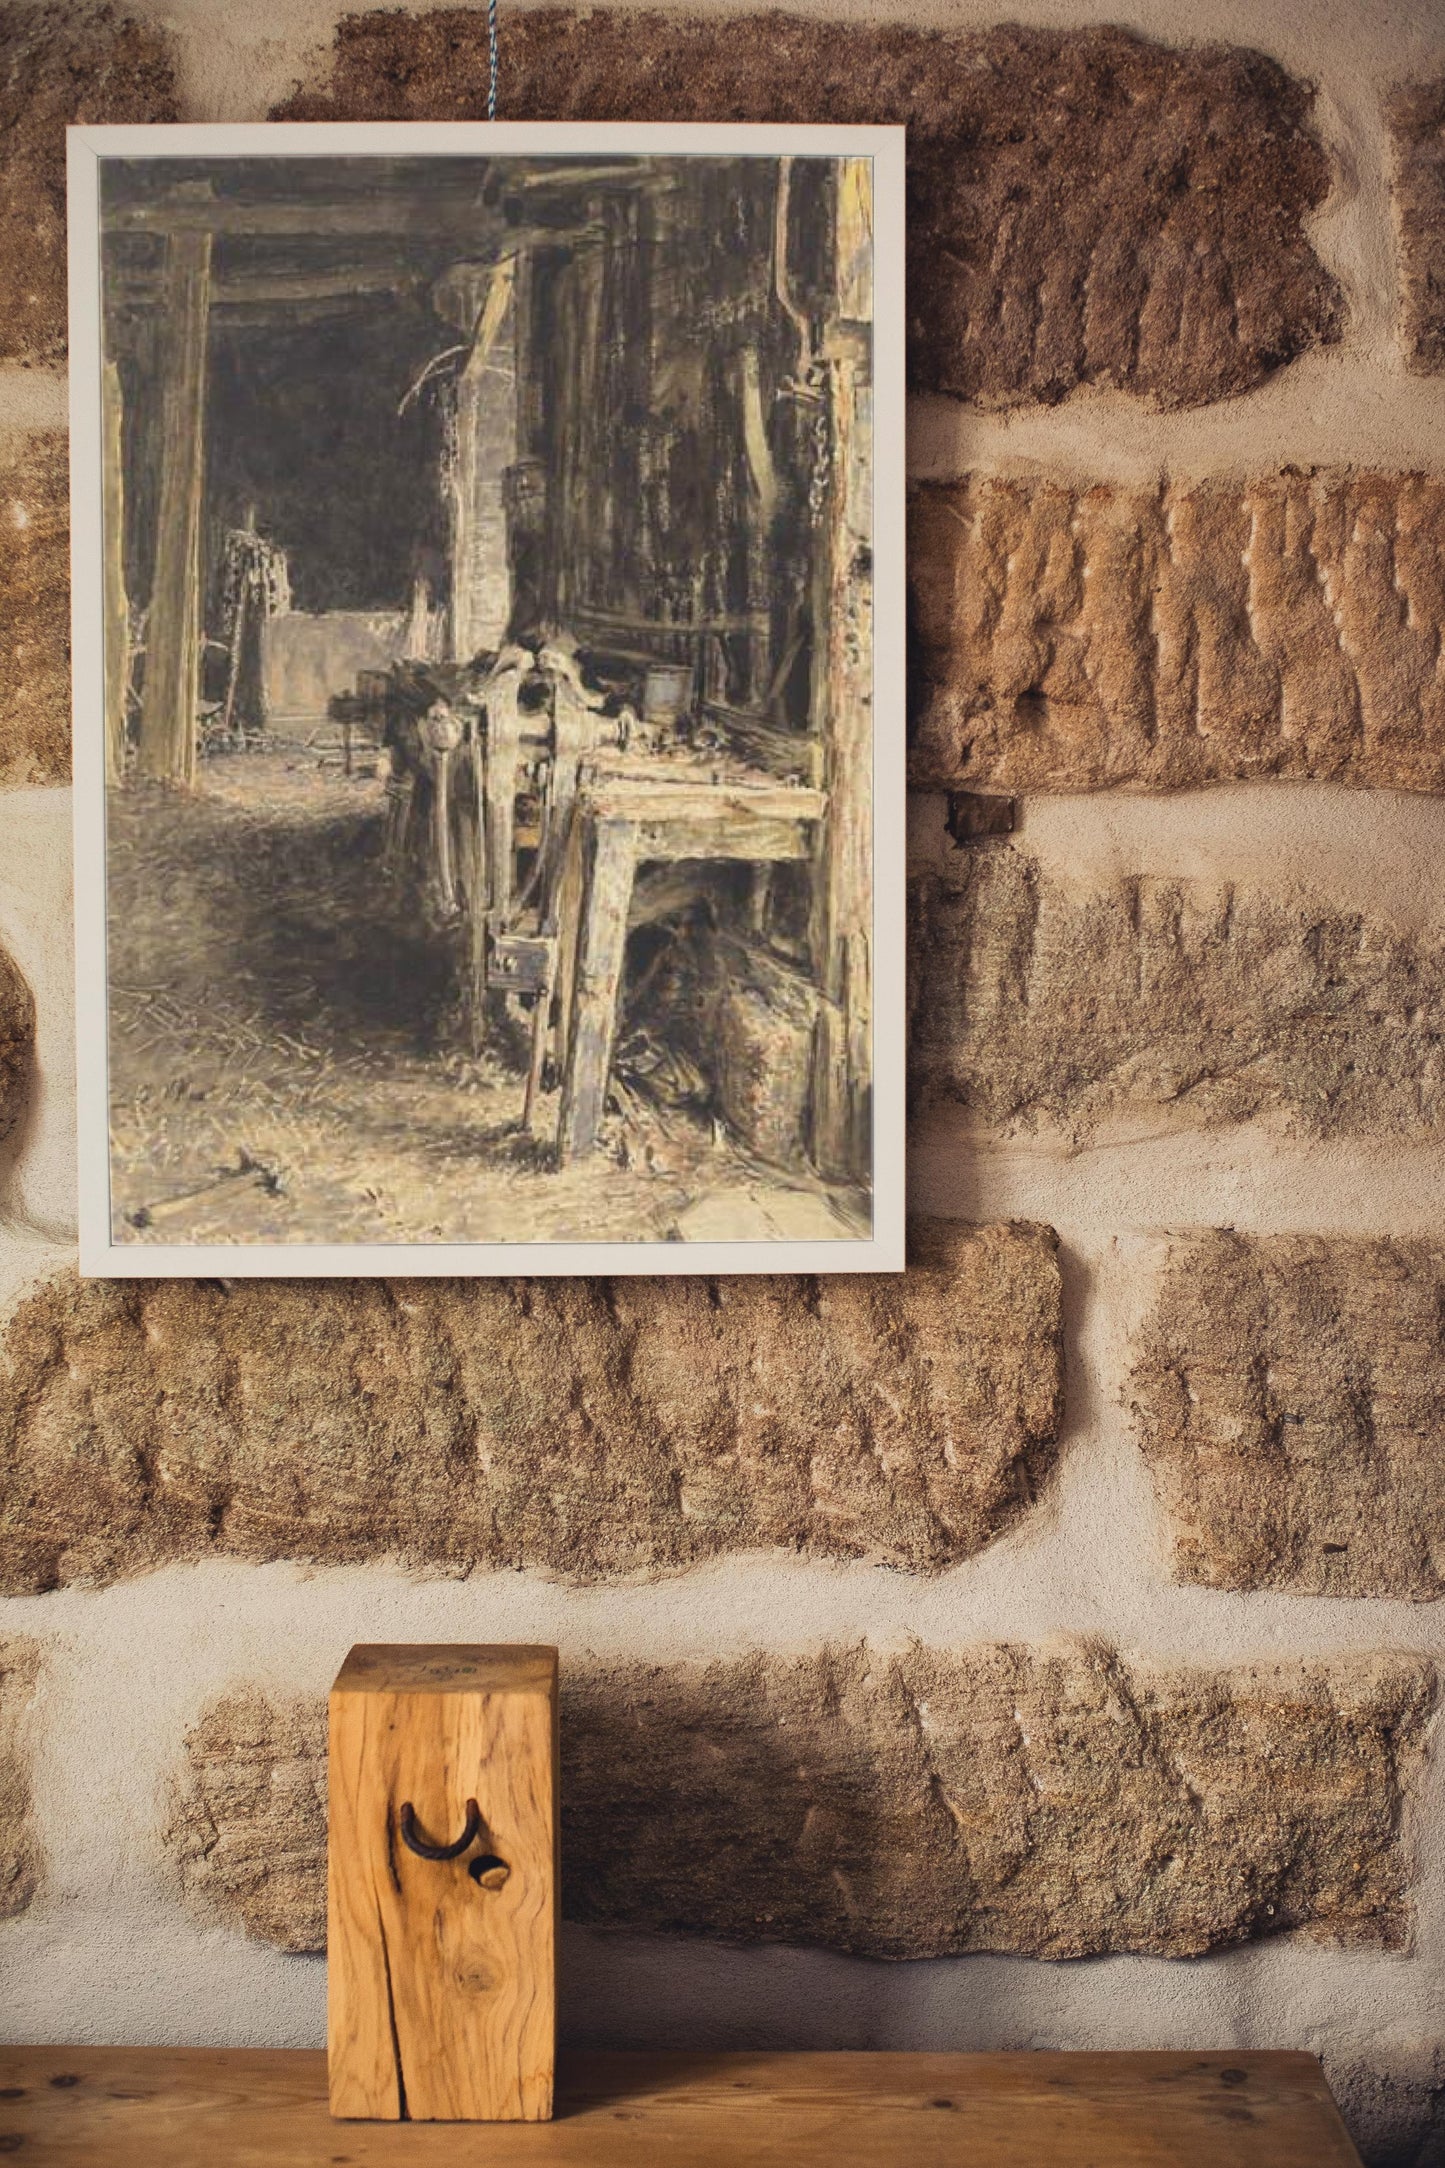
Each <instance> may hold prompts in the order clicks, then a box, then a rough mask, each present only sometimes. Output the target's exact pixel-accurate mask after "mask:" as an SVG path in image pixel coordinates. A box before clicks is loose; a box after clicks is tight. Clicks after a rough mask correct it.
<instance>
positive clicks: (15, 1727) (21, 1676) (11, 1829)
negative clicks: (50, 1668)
mask: <svg viewBox="0 0 1445 2168" xmlns="http://www.w3.org/2000/svg"><path fill="white" fill-rule="evenodd" d="M39 1670H40V1652H39V1650H38V1648H37V1647H36V1644H35V1643H34V1642H33V1641H27V1640H24V1639H22V1638H21V1637H20V1636H18V1635H11V1636H9V1637H8V1638H6V1639H5V1640H3V1641H0V1919H5V1920H8V1919H13V1918H14V1917H15V1915H16V1914H17V1913H19V1912H23V1911H24V1910H25V1908H26V1906H27V1905H28V1904H29V1902H30V1900H31V1898H32V1897H33V1896H34V1895H35V1891H36V1887H37V1885H38V1883H39V1880H40V1845H39V1841H38V1839H37V1837H36V1834H35V1830H34V1826H33V1824H32V1821H31V1816H30V1761H29V1755H28V1753H27V1751H26V1741H25V1729H24V1718H25V1712H26V1709H27V1707H28V1705H29V1702H30V1697H31V1695H32V1694H33V1693H34V1691H35V1681H36V1678H37V1676H38V1675H39Z"/></svg>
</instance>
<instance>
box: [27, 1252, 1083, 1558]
mask: <svg viewBox="0 0 1445 2168" xmlns="http://www.w3.org/2000/svg"><path fill="white" fill-rule="evenodd" d="M913 1255H914V1260H915V1261H914V1263H913V1264H912V1265H911V1266H910V1268H909V1271H908V1272H907V1273H906V1274H903V1275H879V1276H877V1277H869V1276H863V1275H860V1276H858V1277H839V1278H823V1279H819V1280H795V1279H767V1278H762V1279H756V1280H754V1279H740V1280H703V1279H678V1280H663V1281H649V1280H619V1281H615V1282H606V1281H585V1280H579V1281H566V1280H551V1281H540V1282H539V1281H526V1280H510V1281H501V1280H491V1281H489V1280H476V1281H465V1282H461V1283H449V1282H446V1281H425V1280H415V1281H405V1282H401V1283H397V1284H390V1283H388V1282H386V1281H359V1282H351V1283H345V1282H324V1283H316V1282H312V1283H310V1284H308V1283H305V1282H300V1283H297V1282H289V1281H284V1280H283V1281H270V1282H264V1283H263V1282H256V1283H250V1282H230V1283H222V1282H219V1281H214V1280H213V1281H209V1282H204V1281H203V1282H190V1281H178V1280H171V1281H162V1282H159V1283H148V1282H130V1283H123V1282H103V1281H84V1282H81V1281H77V1280H75V1279H74V1278H72V1277H69V1276H66V1277H64V1278H58V1279H55V1280H52V1281H50V1282H49V1283H47V1284H46V1285H45V1286H43V1287H42V1288H40V1289H39V1290H38V1291H36V1292H34V1293H32V1294H31V1295H30V1296H29V1297H28V1298H27V1299H26V1300H25V1302H24V1303H23V1304H22V1305H21V1307H20V1309H19V1310H18V1311H17V1313H16V1314H15V1316H14V1318H13V1319H12V1321H11V1323H10V1326H9V1329H8V1332H7V1334H6V1337H5V1340H4V1342H3V1348H0V1363H3V1372H4V1375H3V1378H0V1587H4V1588H6V1589H17V1590H18V1589H43V1588H51V1587H55V1586H57V1585H59V1584H63V1583H66V1582H69V1581H73V1580H76V1579H79V1578H85V1577H91V1578H96V1579H108V1578H111V1577H113V1576H116V1575H120V1574H126V1573H133V1572H137V1571H140V1570H143V1569H144V1568H146V1567H149V1566H155V1565H160V1564H163V1563H165V1562H167V1561H169V1560H172V1559H193V1558H199V1557H203V1556H206V1555H208V1554H223V1555H224V1554H229V1555H232V1556H239V1557H244V1558H255V1559H268V1558H298V1559H313V1560H319V1561H326V1562H338V1561H342V1560H353V1559H369V1558H377V1557H380V1556H382V1555H384V1554H387V1553H391V1554H393V1555H398V1556H400V1557H401V1558H402V1559H404V1560H405V1561H406V1562H407V1563H408V1564H409V1565H411V1566H413V1567H415V1568H417V1569H419V1570H421V1571H432V1572H441V1573H446V1574H464V1573H466V1572H468V1571H470V1570H472V1569H473V1568H477V1567H487V1566H491V1567H495V1566H515V1567H523V1566H528V1567H541V1568H547V1569H550V1570H551V1571H553V1572H556V1573H559V1574H564V1575H566V1576H568V1577H569V1578H572V1579H576V1580H597V1579H605V1578H607V1577H609V1576H613V1575H618V1574H631V1573H639V1572H643V1573H647V1572H651V1573H656V1572H659V1571H664V1570H667V1569H670V1568H678V1567H684V1566H688V1565H691V1564H693V1563H695V1562H696V1561H698V1560H700V1559H705V1558H710V1557H715V1556H717V1555H719V1554H720V1553H724V1552H729V1551H747V1550H755V1549H758V1548H759V1547H780V1548H782V1549H785V1550H790V1551H793V1550H796V1551H803V1552H808V1553H812V1554H814V1555H818V1556H825V1557H835V1558H849V1557H864V1558H877V1559H880V1560H883V1561H886V1562H887V1563H889V1564H892V1565H898V1566H906V1567H909V1568H912V1569H914V1570H920V1569H921V1570H927V1569H930V1568H937V1567H941V1566H945V1565H948V1564H951V1563H952V1562H953V1561H955V1560H956V1559H959V1558H964V1557H967V1556H969V1555H970V1554H971V1553H972V1552H974V1551H977V1550H978V1549H980V1548H981V1547H982V1546H983V1545H984V1544H986V1543H988V1542H989V1541H991V1540H992V1538H993V1537H995V1536H997V1535H998V1534H1000V1533H1001V1532H1002V1531H1003V1530H1004V1529H1005V1528H1007V1527H1009V1526H1010V1525H1011V1524H1012V1523H1013V1522H1014V1521H1015V1520H1016V1519H1017V1518H1018V1516H1019V1515H1020V1514H1021V1513H1022V1512H1024V1511H1025V1510H1026V1508H1027V1506H1028V1504H1029V1503H1030V1501H1031V1499H1032V1498H1033V1496H1034V1493H1035V1490H1036V1487H1037V1485H1038V1483H1039V1482H1040V1481H1041V1480H1042V1478H1043V1477H1044V1475H1045V1474H1046V1472H1047V1471H1048V1469H1049V1468H1050V1466H1051V1465H1052V1461H1053V1454H1054V1443H1055V1437H1056V1432H1057V1428H1058V1421H1059V1413H1060V1404H1061V1392H1062V1386H1061V1357H1060V1332H1061V1327H1060V1299H1059V1274H1058V1264H1057V1260H1056V1257H1055V1240H1054V1236H1053V1233H1052V1231H1051V1230H1050V1229H1048V1228H1044V1227H1035V1226H1028V1225H1012V1226H998V1227H967V1226H962V1225H958V1224H951V1223H947V1222H942V1221H938V1222H931V1223H925V1224H923V1225H921V1226H920V1227H919V1229H918V1230H917V1233H916V1236H915V1239H914V1250H913Z"/></svg>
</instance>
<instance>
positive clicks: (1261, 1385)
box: [1133, 1232, 1445, 1598]
mask: <svg viewBox="0 0 1445 2168" xmlns="http://www.w3.org/2000/svg"><path fill="white" fill-rule="evenodd" d="M1442 1317H1445V1247H1441V1246H1440V1245H1438V1244H1434V1243H1429V1242H1391V1241H1385V1240H1376V1241H1371V1240H1361V1239H1351V1238H1345V1237H1340V1236H1314V1235H1269V1236H1245V1235H1237V1234H1234V1233H1232V1232H1213V1233H1210V1234H1207V1235H1205V1236H1203V1237H1201V1238H1199V1239H1198V1240H1195V1241H1190V1242H1186V1243H1181V1244H1180V1245H1179V1246H1178V1247H1177V1248H1176V1249H1175V1250H1174V1251H1173V1252H1172V1253H1171V1256H1170V1259H1169V1262H1168V1265H1167V1267H1166V1269H1165V1272H1164V1276H1163V1280H1162V1283H1161V1287H1160V1291H1159V1295H1158V1300H1157V1304H1156V1306H1155V1308H1154V1310H1153V1313H1152V1315H1151V1316H1150V1318H1149V1320H1148V1322H1147V1324H1146V1326H1145V1328H1144V1331H1143V1334H1142V1338H1141V1343H1140V1347H1139V1351H1138V1359H1137V1365H1136V1367H1135V1370H1134V1374H1133V1391H1134V1398H1135V1405H1136V1414H1137V1418H1138V1423H1139V1434H1140V1439H1141V1443H1142V1445H1143V1449H1144V1454H1145V1457H1146V1459H1147V1461H1148V1464H1149V1468H1150V1471H1151V1474H1152V1476H1153V1480H1154V1485H1155V1488H1156V1490H1157V1491H1158V1494H1159V1497H1160V1500H1161V1502H1162V1504H1163V1506H1164V1508H1165V1511H1166V1512H1167V1514H1168V1516H1169V1521H1170V1525H1171V1528H1172V1530H1173V1539H1174V1560H1175V1568H1176V1571H1177V1572H1178V1574H1179V1576H1180V1578H1181V1579H1182V1580H1185V1581H1195V1582H1200V1583H1202V1584H1204V1585H1205V1586H1206V1587H1210V1588H1286V1589H1290V1590H1292V1591H1294V1592H1296V1593H1298V1594H1302V1595H1311V1596H1403V1597H1417V1598H1422V1597H1436V1596H1439V1595H1440V1594H1441V1593H1442V1592H1445V1464H1442V1460H1441V1453H1440V1439H1441V1433H1442V1430H1445V1339H1442V1334H1441V1319H1442Z"/></svg>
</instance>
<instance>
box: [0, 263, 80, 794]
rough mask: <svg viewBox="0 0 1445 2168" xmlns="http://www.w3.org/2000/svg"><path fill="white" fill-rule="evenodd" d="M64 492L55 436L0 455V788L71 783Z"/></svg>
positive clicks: (18, 444)
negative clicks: (26, 784)
mask: <svg viewBox="0 0 1445 2168" xmlns="http://www.w3.org/2000/svg"><path fill="white" fill-rule="evenodd" d="M0 276H3V274H0ZM67 489H68V475H67V467H66V440H65V436H64V434H63V433H62V432H61V431H59V430H41V431H37V432H36V433H35V434H34V435H32V436H28V437H24V438H21V439H19V440H12V442H11V444H10V445H9V446H7V448H6V451H5V453H4V454H0V626H3V628H4V629H3V631H0V786H4V785H7V784H8V785H11V786H14V785H16V784H21V783H64V782H67V781H68V780H69V777H70V512H69V502H68V497H67Z"/></svg>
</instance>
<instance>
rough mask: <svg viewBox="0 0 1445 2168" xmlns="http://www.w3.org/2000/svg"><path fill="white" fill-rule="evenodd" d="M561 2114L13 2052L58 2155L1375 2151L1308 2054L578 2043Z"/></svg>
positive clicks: (248, 2163)
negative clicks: (371, 2113)
mask: <svg viewBox="0 0 1445 2168" xmlns="http://www.w3.org/2000/svg"><path fill="white" fill-rule="evenodd" d="M558 2077H559V2093H558V2119H557V2121H556V2122H554V2123H547V2124H437V2123H430V2124H427V2123H402V2124H396V2123H391V2124H383V2123H334V2122H332V2121H331V2119H330V2117H329V2115H328V2114H327V2109H326V2058H325V2056H324V2055H321V2054H312V2053H308V2052H304V2051H299V2050H287V2049H276V2048H272V2049H254V2050H253V2049H222V2048H3V2049H0V2155H3V2156H10V2155H13V2156H14V2157H15V2158H16V2160H17V2161H18V2162H21V2163H24V2164H27V2168H28V2164H41V2163H44V2164H45V2168H80V2164H81V2163H84V2164H86V2168H98V2164H100V2163H104V2164H105V2168H196V2164H197V2163H203V2164H204V2163H211V2162H215V2163H217V2164H220V2163H224V2164H225V2168H322V2164H324V2168H559V2164H560V2168H623V2164H624V2163H625V2164H626V2168H647V2164H648V2163H650V2162H654V2161H655V2162H668V2163H671V2164H675V2168H684V2164H685V2168H737V2164H741V2163H744V2162H746V2163H748V2164H749V2168H884V2164H885V2163H886V2164H888V2168H897V2164H898V2163H900V2162H902V2163H906V2168H1005V2164H1007V2168H1166V2164H1167V2168H1359V2155H1358V2154H1357V2153H1356V2151H1355V2149H1354V2147H1353V2146H1352V2145H1351V2143H1350V2140H1349V2138H1348V2136H1347V2135H1346V2133H1345V2128H1344V2125H1343V2124H1342V2123H1341V2121H1340V2118H1339V2115H1338V2113H1337V2112H1336V2110H1335V2106H1334V2103H1333V2102H1332V2100H1331V2099H1330V2096H1329V2092H1328V2090H1327V2088H1326V2086H1325V2083H1324V2079H1323V2077H1322V2076H1321V2074H1320V2068H1319V2064H1318V2063H1317V2062H1316V2061H1315V2060H1314V2058H1313V2057H1312V2056H1309V2055H1300V2054H1292V2053H1265V2054H1260V2053H1256V2054H1245V2053H1241V2052H1238V2051H1234V2050H1228V2051H1225V2052H1224V2053H1222V2054H1217V2055H1215V2054H1192V2055H1187V2054H1137V2055H1136V2054H1105V2055H1085V2054H1076V2055H1059V2054H1016V2055H918V2054H913V2055H866V2054H833V2055H765V2054H754V2055H643V2054H634V2055H574V2056H572V2057H570V2058H565V2059H564V2060H563V2062H562V2064H561V2066H560V2069H559V2073H558Z"/></svg>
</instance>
